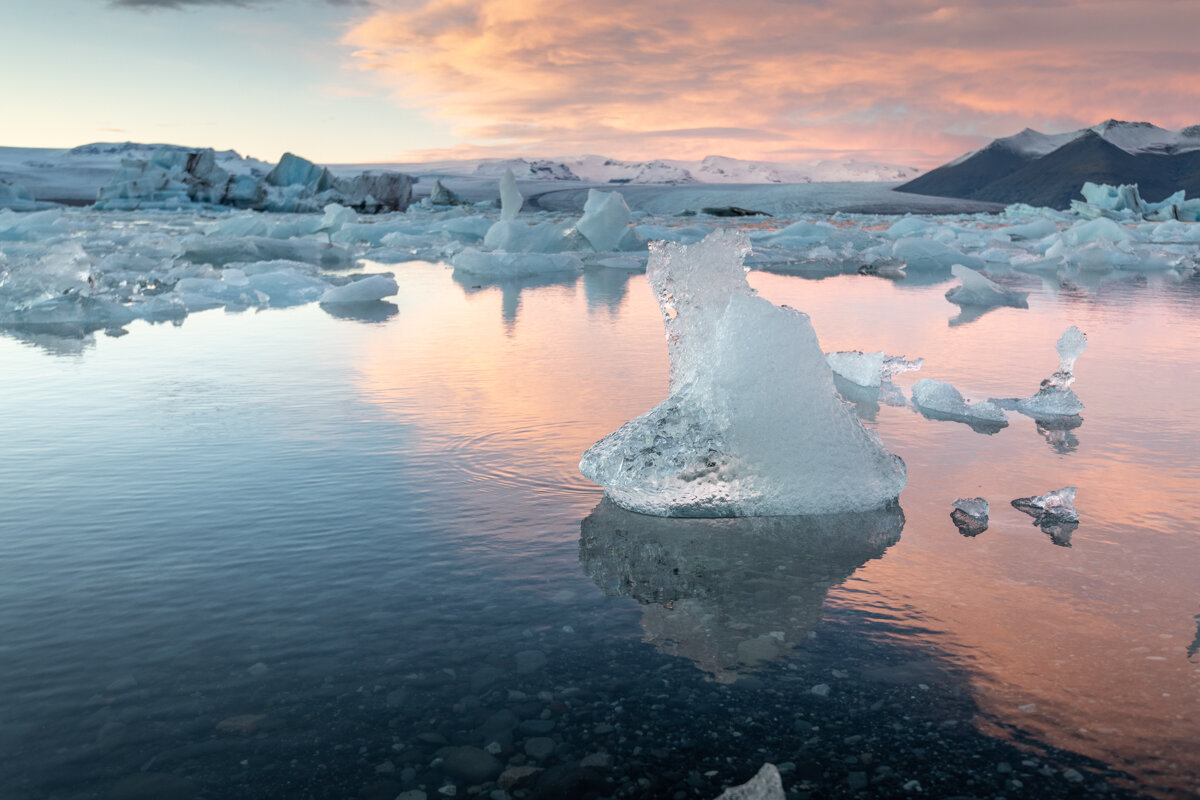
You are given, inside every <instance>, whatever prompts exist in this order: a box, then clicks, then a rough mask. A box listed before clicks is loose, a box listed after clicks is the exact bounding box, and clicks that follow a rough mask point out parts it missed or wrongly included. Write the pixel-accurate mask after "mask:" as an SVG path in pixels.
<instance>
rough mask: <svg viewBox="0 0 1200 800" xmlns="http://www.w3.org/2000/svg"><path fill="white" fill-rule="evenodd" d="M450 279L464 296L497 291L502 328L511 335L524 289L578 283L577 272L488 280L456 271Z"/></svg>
mask: <svg viewBox="0 0 1200 800" xmlns="http://www.w3.org/2000/svg"><path fill="white" fill-rule="evenodd" d="M450 277H451V278H452V279H453V280H454V282H455V283H457V284H458V285H459V287H460V288H461V289H462V290H463V292H464V293H466V294H472V293H474V292H482V291H487V290H488V289H492V288H497V289H499V290H500V315H501V317H502V318H503V319H504V327H505V329H506V330H507V331H508V332H509V333H512V330H513V328H514V327H516V324H517V314H518V313H519V312H520V310H521V292H523V291H524V290H526V289H540V288H542V287H544V286H574V285H575V284H576V283H577V282H578V281H579V273H577V272H557V273H553V274H550V275H533V276H529V277H525V278H505V279H503V280H488V279H487V278H485V277H481V276H479V275H472V274H471V273H469V272H462V271H461V270H457V269H456V270H454V271H453V272H451V273H450Z"/></svg>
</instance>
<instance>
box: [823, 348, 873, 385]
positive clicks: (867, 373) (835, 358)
mask: <svg viewBox="0 0 1200 800" xmlns="http://www.w3.org/2000/svg"><path fill="white" fill-rule="evenodd" d="M883 359H884V354H883V351H882V350H880V351H878V352H875V353H864V352H862V351H861V350H843V351H838V352H835V353H826V354H825V360H826V361H828V362H829V368H830V369H832V370H833V372H834V374H836V375H841V376H842V377H843V378H845V379H846V380H848V381H850V382H851V383H853V384H856V385H858V386H879V384H880V383H881V382H882V376H883Z"/></svg>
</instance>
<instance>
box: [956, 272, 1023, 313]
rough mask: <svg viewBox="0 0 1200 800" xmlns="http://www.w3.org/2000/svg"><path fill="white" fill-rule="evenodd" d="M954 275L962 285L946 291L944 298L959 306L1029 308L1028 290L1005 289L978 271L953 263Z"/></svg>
mask: <svg viewBox="0 0 1200 800" xmlns="http://www.w3.org/2000/svg"><path fill="white" fill-rule="evenodd" d="M950 272H951V273H953V275H954V277H956V278H958V279H959V280H961V281H962V286H955V287H954V288H953V289H951V290H949V291H948V292H946V299H947V300H949V301H950V302H951V303H955V304H957V305H960V306H975V307H977V308H993V307H997V306H1010V307H1012V308H1029V302H1028V299H1027V298H1028V297H1029V292H1016V291H1013V290H1012V289H1005V288H1004V287H1003V286H1001V285H1000V284H998V283H995V282H993V281H990V280H988V279H987V278H985V277H984V276H983V275H981V274H980V273H978V272H976V271H975V270H973V269H971V268H970V267H964V266H963V265H962V264H955V265H954V266H952V267H951V268H950Z"/></svg>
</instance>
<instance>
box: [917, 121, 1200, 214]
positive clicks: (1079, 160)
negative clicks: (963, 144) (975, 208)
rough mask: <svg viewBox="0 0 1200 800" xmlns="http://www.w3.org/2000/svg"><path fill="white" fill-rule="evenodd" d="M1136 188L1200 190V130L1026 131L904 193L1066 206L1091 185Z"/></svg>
mask: <svg viewBox="0 0 1200 800" xmlns="http://www.w3.org/2000/svg"><path fill="white" fill-rule="evenodd" d="M1086 181H1091V182H1093V183H1098V184H1110V185H1114V186H1115V185H1120V184H1130V183H1136V184H1138V185H1139V186H1140V187H1141V192H1142V195H1143V196H1145V197H1147V198H1152V199H1157V198H1161V197H1166V196H1167V195H1169V194H1172V193H1173V192H1175V191H1177V190H1179V189H1184V190H1186V191H1187V192H1188V194H1195V193H1196V192H1198V191H1200V125H1193V126H1191V127H1188V128H1184V129H1182V130H1178V131H1171V130H1167V129H1165V128H1160V127H1158V126H1157V125H1152V124H1150V123H1149V122H1121V121H1118V120H1113V119H1110V120H1106V121H1104V122H1101V123H1100V124H1099V125H1093V126H1091V127H1090V128H1081V129H1080V130H1077V131H1070V132H1067V133H1059V134H1045V133H1041V132H1039V131H1035V130H1031V129H1028V128H1027V129H1025V130H1023V131H1021V132H1020V133H1018V134H1015V135H1013V136H1006V137H1003V138H1000V139H996V140H995V141H993V142H991V143H990V144H989V145H988V146H987V147H984V148H981V149H979V150H976V151H974V152H971V153H967V154H966V155H964V156H961V157H960V158H957V159H955V160H954V161H951V162H950V163H948V164H945V165H943V166H941V167H938V168H937V169H935V170H931V171H930V172H927V173H925V174H924V175H922V176H920V177H918V178H916V179H915V180H912V181H909V182H908V183H906V184H904V185H903V186H900V187H897V189H898V190H899V191H902V192H913V193H916V194H930V195H939V196H943V197H961V198H965V199H970V200H985V201H991V202H998V203H1030V204H1032V205H1043V206H1052V207H1054V208H1066V207H1067V206H1069V205H1070V202H1071V200H1072V199H1074V198H1077V197H1078V194H1079V190H1080V188H1081V187H1082V186H1083V184H1084V182H1086Z"/></svg>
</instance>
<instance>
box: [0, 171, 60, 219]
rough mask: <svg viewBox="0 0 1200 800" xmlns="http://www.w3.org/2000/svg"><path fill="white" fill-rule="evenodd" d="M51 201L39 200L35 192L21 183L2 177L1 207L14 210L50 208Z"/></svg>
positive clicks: (0, 188) (0, 185)
mask: <svg viewBox="0 0 1200 800" xmlns="http://www.w3.org/2000/svg"><path fill="white" fill-rule="evenodd" d="M50 205H51V204H50V203H40V202H38V201H37V200H36V199H35V198H34V196H33V194H32V193H31V192H30V191H29V190H28V189H26V188H25V187H24V186H22V185H21V184H19V183H17V182H15V181H10V180H6V179H3V178H0V208H8V209H12V210H13V211H33V210H35V209H40V208H49V207H50Z"/></svg>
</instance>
